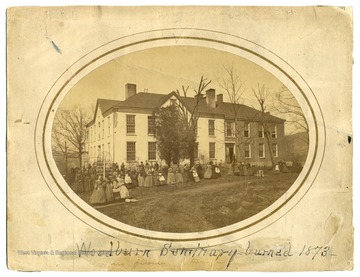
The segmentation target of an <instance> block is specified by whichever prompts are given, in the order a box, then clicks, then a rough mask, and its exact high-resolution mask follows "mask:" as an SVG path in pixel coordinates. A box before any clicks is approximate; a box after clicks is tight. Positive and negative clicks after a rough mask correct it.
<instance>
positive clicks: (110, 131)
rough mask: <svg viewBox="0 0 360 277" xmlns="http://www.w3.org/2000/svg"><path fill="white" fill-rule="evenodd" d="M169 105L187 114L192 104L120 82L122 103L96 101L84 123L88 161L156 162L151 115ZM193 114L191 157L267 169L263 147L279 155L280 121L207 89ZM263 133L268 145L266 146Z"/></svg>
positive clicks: (191, 100) (266, 152) (173, 95)
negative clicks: (194, 145) (194, 143)
mask: <svg viewBox="0 0 360 277" xmlns="http://www.w3.org/2000/svg"><path fill="white" fill-rule="evenodd" d="M175 103H176V104H179V105H183V106H185V107H186V108H188V110H189V111H191V110H192V107H193V106H194V105H195V104H196V103H197V100H196V99H195V98H189V97H188V98H185V97H181V96H178V95H177V94H176V93H169V94H167V95H165V94H156V93H145V92H140V93H137V91H136V85H135V84H126V86H125V100H124V101H118V100H108V99H98V100H97V103H96V110H95V113H94V118H93V120H92V121H91V122H89V123H88V124H87V128H88V139H87V151H88V157H89V162H94V161H96V160H103V159H105V160H106V161H108V162H117V163H122V162H124V163H133V162H140V161H146V160H147V161H155V160H158V161H159V160H161V159H160V157H159V153H158V152H157V147H156V138H155V136H154V131H155V130H154V120H153V117H152V114H153V111H154V109H155V108H157V107H166V106H168V105H172V104H175ZM198 113H199V120H198V124H197V140H196V141H197V149H195V158H197V159H200V160H203V161H209V160H213V161H217V162H226V163H230V162H232V161H234V160H236V161H237V162H245V163H250V164H251V165H257V166H269V165H271V158H270V149H269V145H270V147H271V151H272V154H273V157H274V159H275V160H279V159H281V158H282V157H283V156H285V155H284V154H285V153H283V151H284V150H285V146H284V145H283V144H284V122H285V120H283V119H281V118H278V117H275V116H273V115H270V114H269V113H265V114H264V113H262V112H260V111H258V110H256V109H254V108H251V107H248V106H246V105H242V104H232V103H228V102H224V101H223V95H222V94H218V95H215V90H214V89H209V90H207V91H206V96H205V97H204V98H203V99H201V100H200V101H199V103H198ZM235 115H236V118H235ZM266 131H267V132H266ZM265 132H266V133H265ZM266 134H268V136H269V138H270V143H267V140H266Z"/></svg>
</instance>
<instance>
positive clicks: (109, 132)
mask: <svg viewBox="0 0 360 277" xmlns="http://www.w3.org/2000/svg"><path fill="white" fill-rule="evenodd" d="M107 119H108V124H107V125H108V136H110V134H111V128H110V116H108V118H107Z"/></svg>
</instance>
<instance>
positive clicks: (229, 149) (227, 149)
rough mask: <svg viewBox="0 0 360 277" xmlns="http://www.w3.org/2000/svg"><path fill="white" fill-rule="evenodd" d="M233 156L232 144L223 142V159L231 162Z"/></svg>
mask: <svg viewBox="0 0 360 277" xmlns="http://www.w3.org/2000/svg"><path fill="white" fill-rule="evenodd" d="M234 158H235V151H234V144H233V143H225V159H226V162H227V163H232V162H233V161H234Z"/></svg>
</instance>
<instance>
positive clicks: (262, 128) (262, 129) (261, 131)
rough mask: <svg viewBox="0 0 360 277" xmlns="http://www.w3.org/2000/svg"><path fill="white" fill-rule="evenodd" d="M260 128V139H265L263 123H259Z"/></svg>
mask: <svg viewBox="0 0 360 277" xmlns="http://www.w3.org/2000/svg"><path fill="white" fill-rule="evenodd" d="M258 128H259V138H263V137H264V126H263V125H262V124H261V123H259V125H258Z"/></svg>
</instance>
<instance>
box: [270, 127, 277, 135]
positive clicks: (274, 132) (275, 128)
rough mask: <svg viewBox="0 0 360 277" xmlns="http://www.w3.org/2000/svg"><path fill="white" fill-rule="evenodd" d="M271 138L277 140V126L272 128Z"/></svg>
mask: <svg viewBox="0 0 360 277" xmlns="http://www.w3.org/2000/svg"><path fill="white" fill-rule="evenodd" d="M271 137H272V138H277V126H276V125H272V126H271Z"/></svg>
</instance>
